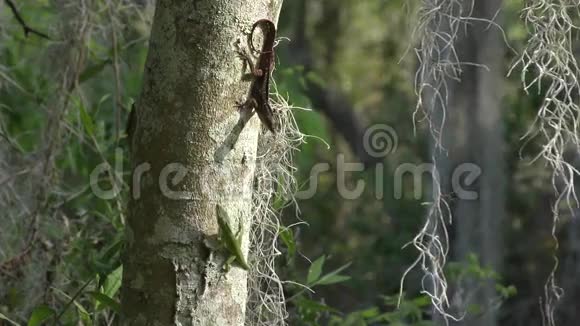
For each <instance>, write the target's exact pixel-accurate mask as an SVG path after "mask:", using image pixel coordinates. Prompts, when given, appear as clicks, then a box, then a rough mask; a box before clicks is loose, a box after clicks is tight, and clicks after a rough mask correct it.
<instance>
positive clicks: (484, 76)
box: [440, 0, 505, 326]
mask: <svg viewBox="0 0 580 326" xmlns="http://www.w3.org/2000/svg"><path fill="white" fill-rule="evenodd" d="M471 3H472V2H471V1H464V4H463V5H464V6H470V5H471ZM500 6H501V0H488V1H475V2H474V8H473V13H472V17H474V18H476V19H486V20H493V21H494V22H495V23H498V24H499V22H498V21H497V17H496V13H497V12H498V10H499V9H500ZM467 9H468V8H467V7H464V10H467ZM456 49H457V52H458V55H459V60H460V61H461V62H464V63H465V64H463V65H462V70H463V73H462V75H461V82H460V83H455V82H454V83H451V84H450V85H451V87H450V97H449V107H448V111H447V115H446V117H447V118H446V119H447V120H446V123H445V125H444V127H443V146H444V148H445V149H446V150H447V154H448V155H443V156H442V157H441V159H440V163H441V164H442V165H444V166H445V167H444V168H443V170H444V171H445V172H444V173H442V175H443V176H445V177H444V178H445V179H446V180H447V182H448V183H447V184H445V188H446V189H444V192H443V193H446V194H453V196H452V197H451V198H450V199H449V200H448V202H449V203H450V204H451V207H452V210H453V216H454V218H453V227H454V228H453V232H452V233H453V236H452V240H451V241H452V244H451V248H452V250H453V260H455V261H463V262H465V263H468V255H470V254H475V255H477V257H478V259H479V262H480V264H481V266H482V267H483V268H491V269H492V270H494V271H495V272H498V273H501V261H502V254H501V253H502V234H503V232H502V230H503V228H502V225H501V224H502V222H503V221H504V218H505V181H504V180H505V163H504V162H505V160H504V138H503V137H504V136H503V126H502V125H503V123H502V104H501V97H502V91H501V84H502V83H501V81H502V79H503V75H504V70H503V69H502V60H503V56H502V54H503V52H504V46H503V43H502V38H501V31H500V30H499V29H498V28H497V27H495V26H493V25H491V24H489V23H488V22H485V21H477V22H471V23H470V25H469V26H468V27H467V28H466V29H465V30H463V31H461V35H460V40H459V42H458V44H457V45H456ZM462 164H474V167H475V166H476V167H477V169H480V171H481V175H479V177H478V178H477V179H476V180H474V181H473V180H472V181H469V183H466V179H465V176H466V175H467V174H464V175H462V174H461V173H460V172H459V170H458V168H459V167H460V166H461V165H462ZM471 170H473V169H470V171H471ZM453 174H455V175H456V178H457V177H459V178H457V179H456V182H457V181H459V183H458V185H459V186H460V188H458V187H457V186H458V185H457V184H453V183H452V181H451V177H452V175H453ZM458 189H465V190H467V191H474V192H475V193H476V194H477V199H475V200H466V199H465V198H463V195H464V194H462V193H460V192H458ZM468 264H469V263H468ZM453 281H456V282H455V286H454V293H455V294H454V295H453V297H452V300H453V304H454V305H455V306H456V308H457V309H458V310H459V311H465V310H466V309H468V308H469V305H477V306H478V307H479V308H480V309H481V310H480V311H481V313H479V314H475V315H474V318H466V319H464V320H463V321H461V322H459V323H457V324H460V325H469V326H480V325H481V326H494V325H497V322H498V320H497V311H496V309H497V307H495V306H494V302H495V300H496V299H497V297H496V296H497V294H496V290H495V286H494V281H493V280H488V279H480V278H473V275H464V276H463V278H462V279H461V280H453ZM457 281H459V282H457Z"/></svg>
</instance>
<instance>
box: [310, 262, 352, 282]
mask: <svg viewBox="0 0 580 326" xmlns="http://www.w3.org/2000/svg"><path fill="white" fill-rule="evenodd" d="M350 264H351V263H347V264H344V265H342V266H340V267H339V268H337V269H335V270H334V271H332V272H330V273H328V274H326V275H324V276H323V277H321V278H320V279H319V280H318V281H317V282H314V283H313V284H312V285H313V286H314V285H325V284H332V283H333V282H331V283H327V282H328V280H330V281H334V280H340V279H341V278H344V277H347V276H343V275H339V274H338V273H340V272H342V271H343V270H345V269H346V268H348V267H349V266H350ZM337 277H338V278H337ZM349 279H350V277H349ZM343 281H346V280H344V279H343V280H342V281H341V282H343ZM334 283H336V282H334Z"/></svg>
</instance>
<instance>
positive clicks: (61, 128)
mask: <svg viewBox="0 0 580 326" xmlns="http://www.w3.org/2000/svg"><path fill="white" fill-rule="evenodd" d="M467 2H469V1H467ZM476 2H477V1H476ZM6 3H7V2H4V3H2V4H0V8H1V9H2V10H1V11H0V117H1V118H0V122H1V124H0V127H1V135H0V136H1V137H0V314H1V315H0V317H2V316H3V318H9V319H11V320H13V321H14V322H16V323H19V324H22V323H25V322H27V321H28V322H30V320H32V321H33V322H35V321H37V325H38V324H40V323H41V322H42V320H46V319H48V318H54V316H55V315H56V316H58V318H59V319H60V320H61V322H62V323H63V324H76V323H78V322H79V321H80V322H81V323H82V324H96V325H101V324H111V323H113V322H114V320H115V318H116V313H117V310H118V289H119V285H120V283H119V282H120V275H121V269H122V267H121V265H120V258H119V250H120V248H121V245H122V242H121V239H122V234H123V228H124V212H125V203H126V191H127V186H126V182H127V180H129V179H128V176H129V171H128V166H129V165H128V163H127V162H126V160H125V158H126V153H127V144H126V139H125V135H124V127H123V126H124V124H125V120H126V118H127V115H128V110H129V108H130V105H131V103H132V102H133V100H134V99H135V97H136V96H137V94H138V93H139V90H140V87H141V84H140V83H141V77H142V72H143V67H144V60H145V56H146V49H147V40H148V33H149V29H150V24H151V19H152V14H153V10H154V8H153V3H152V2H150V1H129V0H124V1H107V0H92V1H89V0H74V1H72V0H53V1H41V0H38V1H33V0H29V1H19V2H18V3H17V8H18V10H19V12H20V13H21V15H22V17H23V19H24V20H25V21H26V22H27V24H29V25H30V26H31V27H32V28H34V29H36V30H38V31H41V32H42V33H45V34H47V35H48V36H49V37H50V39H49V40H47V39H44V38H42V37H39V36H38V35H34V34H30V33H29V34H28V36H26V35H24V33H23V29H22V26H21V25H20V24H19V23H18V21H17V20H16V19H15V18H14V15H13V14H12V12H11V11H10V10H9V8H8V7H7V6H6ZM419 4H420V3H419V2H410V1H404V0H391V1H383V0H365V1H357V0H310V1H305V0H296V1H286V3H284V5H283V9H282V16H281V17H280V22H279V36H284V37H287V38H288V39H285V38H282V39H280V42H279V44H278V46H277V48H276V51H277V67H276V70H275V73H274V78H275V80H276V87H277V91H278V92H279V93H280V94H283V95H286V94H287V96H288V97H289V101H290V102H291V103H293V104H294V105H296V106H300V107H304V108H311V109H312V111H308V110H296V112H295V116H296V119H297V121H298V125H299V126H300V127H301V129H302V132H304V133H305V134H307V135H310V137H308V138H307V143H306V144H304V145H303V146H301V148H300V151H299V152H298V153H297V154H296V156H295V163H296V168H297V172H296V173H297V178H298V180H299V183H301V184H303V185H304V186H303V189H306V188H308V186H309V178H310V174H311V171H312V170H313V167H314V166H316V165H317V164H320V163H328V166H329V168H328V169H327V171H325V172H323V173H321V174H320V175H319V176H318V179H317V190H316V192H315V193H314V195H313V196H310V197H307V198H299V201H298V206H297V207H294V206H293V207H291V208H286V209H285V210H284V211H283V221H284V224H285V225H287V226H290V227H289V228H288V229H286V231H285V232H282V239H281V240H282V241H281V243H282V244H283V245H282V246H281V249H282V250H283V253H284V255H283V257H281V259H279V263H280V265H279V271H278V272H279V274H280V276H281V278H282V279H287V280H292V281H295V282H301V283H304V284H307V285H310V286H312V287H313V289H314V290H315V293H311V292H310V291H305V290H303V289H302V288H301V287H297V286H292V285H288V286H287V288H286V289H285V294H286V298H287V300H288V301H287V309H288V311H289V319H288V322H289V324H291V325H427V324H429V323H432V322H435V323H439V322H440V320H438V319H437V318H434V317H433V311H432V308H431V307H430V305H429V300H428V298H426V297H425V296H424V295H423V294H422V293H421V289H422V286H423V285H425V284H424V283H422V282H427V283H428V281H429V280H425V279H423V273H422V272H421V270H420V269H416V270H413V271H412V272H411V273H410V274H409V275H408V277H407V279H406V281H405V287H404V289H405V297H404V300H403V301H402V303H401V305H400V307H399V309H397V308H396V305H397V298H396V295H397V294H398V291H399V286H400V279H401V276H402V275H403V273H404V272H405V271H406V269H407V268H408V267H409V266H410V265H411V264H412V263H413V261H415V259H416V257H417V252H416V251H415V250H413V249H412V247H411V246H408V247H405V248H403V249H402V247H403V246H404V245H405V244H407V243H409V242H410V241H411V240H412V239H413V238H414V236H415V235H416V234H417V232H418V231H419V229H420V228H421V225H422V224H423V223H424V220H425V215H426V211H425V209H426V206H425V205H423V203H425V202H429V201H431V200H432V199H431V195H432V194H431V193H430V189H432V188H431V180H430V178H424V182H423V183H422V185H423V187H422V189H423V190H422V191H420V192H419V194H420V195H421V196H415V191H416V190H417V189H416V185H415V184H414V180H413V177H412V176H410V175H406V176H405V177H404V178H403V179H402V193H401V196H399V195H398V192H397V191H396V190H397V189H396V185H397V181H398V180H396V178H397V170H398V169H399V168H400V167H401V166H402V165H404V164H409V163H410V164H415V165H417V166H418V165H421V164H423V163H430V162H432V156H433V154H434V151H433V138H432V136H431V134H430V131H429V130H428V129H427V127H426V124H425V123H421V121H418V123H417V124H415V123H414V121H413V112H414V109H415V104H416V101H417V99H416V95H415V89H414V81H415V73H416V71H417V66H418V64H417V58H416V56H415V53H414V52H413V48H414V47H415V46H417V44H414V43H413V42H415V40H414V38H413V37H412V32H413V30H414V28H415V27H416V23H417V21H416V18H415V17H414V15H413V13H414V12H415V11H416V9H417V7H416V6H418V5H419ZM483 4H484V2H477V4H476V5H477V6H476V7H475V8H474V10H473V12H472V15H473V16H474V17H478V18H479V17H481V18H487V19H494V21H495V22H497V23H498V24H500V25H501V27H502V29H503V31H500V30H499V29H498V28H497V27H496V26H493V25H487V24H484V23H481V24H479V23H477V22H473V23H472V24H470V26H469V28H467V29H466V30H465V31H463V32H462V33H461V34H460V39H459V41H458V43H457V45H456V46H457V49H458V53H459V55H460V56H461V57H462V58H461V61H465V62H473V63H475V64H478V65H481V64H486V65H487V66H488V67H489V70H486V69H484V68H482V67H480V66H477V65H473V66H466V67H464V68H465V69H464V71H463V75H462V76H461V77H462V80H463V81H464V82H462V83H459V84H452V85H451V87H450V102H449V103H450V106H449V108H448V109H449V111H448V115H447V117H448V120H447V124H446V126H445V129H444V131H445V132H446V134H445V135H444V138H443V139H444V144H443V145H444V147H447V150H448V151H447V154H448V155H441V156H438V158H439V161H438V164H440V168H441V169H442V171H443V172H445V171H450V170H451V169H453V168H454V167H455V166H457V165H459V164H461V163H475V164H477V165H479V166H480V167H481V168H482V172H483V174H482V176H481V178H480V179H478V181H477V182H476V183H475V184H474V185H471V187H473V188H469V187H467V188H469V189H470V190H473V189H475V190H478V191H479V195H480V197H479V199H478V200H476V201H470V202H466V201H462V200H459V199H458V198H457V197H456V196H454V194H453V193H452V192H451V191H448V188H445V185H443V186H444V187H443V189H444V190H446V191H445V192H444V195H446V196H448V197H446V198H447V201H448V202H449V203H450V207H451V209H452V211H453V213H454V221H455V223H453V224H451V225H449V236H450V242H449V243H450V245H451V253H450V259H451V262H449V264H448V265H447V268H446V272H447V276H448V280H449V282H450V288H449V293H448V295H449V298H450V303H451V304H452V308H453V309H452V310H453V311H454V312H460V311H462V310H465V309H466V311H467V316H466V319H465V322H464V323H466V325H477V323H479V324H481V325H509V326H511V325H514V326H515V325H541V321H542V316H541V313H540V310H539V306H538V298H540V297H542V296H543V294H544V283H545V280H546V278H547V277H548V275H549V273H550V271H551V269H552V266H553V261H552V254H553V250H554V247H555V241H554V239H553V238H552V235H551V228H552V227H551V216H552V208H551V205H552V204H553V203H554V201H555V199H556V198H555V195H554V192H553V185H552V182H551V172H550V171H549V169H548V168H547V167H546V162H545V161H543V160H542V159H539V160H536V161H534V160H533V159H534V158H535V157H536V155H537V154H538V153H539V152H540V151H541V149H542V146H543V143H542V141H543V140H542V139H537V138H534V139H531V140H527V141H523V140H522V138H521V137H522V136H523V135H524V134H525V133H526V131H527V130H528V128H529V127H530V125H531V124H532V123H533V122H534V120H535V117H536V113H537V110H538V107H539V106H540V104H541V102H542V99H543V95H544V93H543V92H544V91H545V90H543V89H542V90H540V91H539V92H538V91H537V90H536V89H534V90H533V91H532V90H530V92H529V94H526V93H525V92H524V91H523V90H522V85H521V81H520V80H519V77H520V76H519V71H517V70H516V72H514V73H512V75H510V77H505V76H506V75H507V71H508V70H509V68H510V67H511V65H512V64H513V63H514V61H515V60H516V57H517V53H520V52H521V51H522V49H523V47H524V46H525V45H526V42H527V39H528V35H527V32H528V31H527V30H526V28H525V26H524V24H523V22H522V21H521V19H520V14H521V10H522V9H523V8H522V4H521V1H516V0H504V1H503V3H500V2H499V1H485V5H483ZM500 6H501V10H499V9H498V8H499V7H500ZM498 10H499V11H498ZM498 12H499V14H498V15H496V14H497V13H498ZM489 35H492V36H489ZM576 36H577V35H576ZM504 37H505V38H504ZM507 45H509V47H508V46H507ZM511 49H513V50H515V53H514V51H512V50H511ZM232 60H235V58H232ZM528 78H530V79H531V78H532V77H528ZM490 101H491V102H490ZM377 125H387V126H390V127H391V128H392V129H393V130H394V131H395V132H396V134H394V136H395V137H396V138H393V139H391V140H393V141H395V142H394V143H393V145H396V146H394V147H392V150H391V151H389V152H388V153H386V154H385V155H371V153H369V150H368V148H366V147H365V134H366V132H367V131H368V130H370V128H372V127H373V126H377ZM327 143H328V145H327ZM568 154H569V157H568V159H569V161H570V162H572V163H575V164H576V166H577V161H578V159H577V158H578V151H577V149H576V148H571V149H570V151H569V153H568ZM341 157H342V158H343V159H344V161H345V162H353V163H355V162H361V163H363V164H364V166H365V168H366V169H365V170H364V171H357V172H347V173H345V174H344V178H342V176H341V175H340V173H338V172H337V170H338V169H339V168H340V167H341V164H339V163H338V162H340V159H341ZM119 163H123V164H122V168H121V169H120V170H114V171H116V172H114V173H109V174H101V175H99V182H98V183H97V185H96V186H98V187H97V188H101V189H104V190H108V189H111V187H113V186H112V185H115V187H116V188H113V189H116V190H118V194H117V195H116V196H113V198H102V196H101V198H100V197H99V196H96V195H95V191H94V189H96V187H95V185H93V186H92V187H91V185H90V184H89V180H90V178H91V173H93V171H94V169H95V168H96V167H98V166H101V167H103V166H111V167H115V166H117V165H116V164H119ZM103 164H104V165H103ZM445 175H446V174H445V173H442V176H445ZM343 179H345V180H343ZM442 179H443V180H446V179H445V177H442ZM361 180H362V181H364V182H365V185H366V186H365V187H364V191H363V192H362V194H360V196H357V197H356V198H355V199H345V198H344V193H341V190H340V187H339V186H338V184H339V183H340V182H345V185H346V188H347V189H354V188H355V186H356V184H357V182H358V181H361ZM377 189H380V191H377ZM380 193H382V195H380ZM563 208H564V207H563ZM297 210H300V217H301V220H297V219H296V213H297ZM574 212H575V211H574V210H567V209H563V210H562V212H561V216H560V223H559V225H558V227H557V229H556V234H557V235H558V237H559V246H560V247H559V249H558V251H557V256H558V258H559V261H560V268H559V269H558V272H557V277H558V279H559V280H561V282H560V283H561V285H562V286H563V287H564V289H565V290H566V296H565V297H564V299H563V300H562V302H561V303H560V305H559V308H558V310H557V317H558V324H559V325H575V324H576V323H577V322H576V321H577V320H578V317H579V316H578V313H579V311H580V310H579V309H578V304H577V302H578V295H579V293H580V289H579V285H578V284H577V282H576V278H577V276H578V275H579V274H578V273H579V270H580V269H579V268H580V266H579V262H578V251H579V250H580V244H579V243H580V242H579V241H578V239H579V237H578V232H579V231H580V229H579V224H578V221H577V220H576V219H574V218H573V213H574ZM301 221H303V222H306V223H298V224H297V222H301ZM306 257H309V258H310V259H309V258H306ZM426 286H429V284H427V285H426ZM516 289H517V291H516ZM33 324H34V323H33Z"/></svg>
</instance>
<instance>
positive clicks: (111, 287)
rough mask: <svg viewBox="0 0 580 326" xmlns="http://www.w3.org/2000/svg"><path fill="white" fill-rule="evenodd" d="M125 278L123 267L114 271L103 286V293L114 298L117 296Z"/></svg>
mask: <svg viewBox="0 0 580 326" xmlns="http://www.w3.org/2000/svg"><path fill="white" fill-rule="evenodd" d="M122 277H123V265H121V266H119V267H117V269H115V270H114V271H112V272H111V274H109V276H107V279H106V280H105V283H104V284H103V293H104V294H105V295H106V296H108V297H110V298H112V297H114V296H115V295H116V294H117V291H119V288H120V287H121V279H122Z"/></svg>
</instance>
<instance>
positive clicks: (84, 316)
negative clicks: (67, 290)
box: [73, 300, 93, 326]
mask: <svg viewBox="0 0 580 326" xmlns="http://www.w3.org/2000/svg"><path fill="white" fill-rule="evenodd" d="M73 303H74V305H75V306H76V307H77V311H78V313H79V317H80V319H81V321H82V322H83V325H85V326H91V325H93V321H92V320H91V314H89V312H88V311H87V310H86V309H85V307H83V306H82V305H81V304H80V303H78V302H77V301H76V300H75V301H74V302H73Z"/></svg>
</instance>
